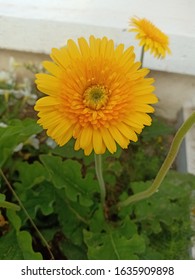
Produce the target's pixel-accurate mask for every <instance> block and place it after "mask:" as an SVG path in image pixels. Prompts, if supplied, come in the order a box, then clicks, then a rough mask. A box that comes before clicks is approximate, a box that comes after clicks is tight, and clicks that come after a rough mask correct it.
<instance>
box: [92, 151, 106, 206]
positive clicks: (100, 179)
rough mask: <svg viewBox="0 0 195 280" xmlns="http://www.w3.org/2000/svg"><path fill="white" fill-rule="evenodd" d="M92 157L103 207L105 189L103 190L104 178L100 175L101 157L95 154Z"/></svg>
mask: <svg viewBox="0 0 195 280" xmlns="http://www.w3.org/2000/svg"><path fill="white" fill-rule="evenodd" d="M94 157H95V171H96V176H97V179H98V183H99V186H100V195H101V203H102V206H103V207H104V205H105V199H106V188H105V183H104V178H103V174H102V157H101V155H97V154H96V153H94Z"/></svg>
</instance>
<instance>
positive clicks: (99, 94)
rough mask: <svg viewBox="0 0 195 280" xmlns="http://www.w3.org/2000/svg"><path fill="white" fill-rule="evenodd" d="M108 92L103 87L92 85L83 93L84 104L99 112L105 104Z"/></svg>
mask: <svg viewBox="0 0 195 280" xmlns="http://www.w3.org/2000/svg"><path fill="white" fill-rule="evenodd" d="M107 100H108V90H107V89H106V88H105V87H104V86H100V85H94V86H91V87H88V88H87V89H86V90H85V92H84V103H85V105H86V106H87V107H89V108H91V109H93V110H99V109H100V108H101V107H102V106H104V105H105V104H106V103H107Z"/></svg>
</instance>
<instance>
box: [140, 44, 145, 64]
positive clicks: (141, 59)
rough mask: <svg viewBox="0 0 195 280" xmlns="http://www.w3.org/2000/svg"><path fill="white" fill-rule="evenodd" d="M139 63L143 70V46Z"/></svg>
mask: <svg viewBox="0 0 195 280" xmlns="http://www.w3.org/2000/svg"><path fill="white" fill-rule="evenodd" d="M140 62H141V64H142V65H141V67H142V68H143V63H144V46H142V49H141V56H140Z"/></svg>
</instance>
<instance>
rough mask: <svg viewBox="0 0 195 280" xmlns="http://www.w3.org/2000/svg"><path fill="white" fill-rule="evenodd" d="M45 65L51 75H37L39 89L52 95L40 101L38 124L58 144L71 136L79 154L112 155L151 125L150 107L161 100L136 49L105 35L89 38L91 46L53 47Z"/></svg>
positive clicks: (80, 41)
mask: <svg viewBox="0 0 195 280" xmlns="http://www.w3.org/2000/svg"><path fill="white" fill-rule="evenodd" d="M51 58H52V60H53V61H54V62H49V61H46V62H44V63H43V65H44V67H45V68H46V69H47V70H48V71H49V72H50V73H51V75H50V74H44V73H41V74H37V75H36V77H37V80H36V83H37V87H38V89H39V90H40V91H42V92H43V93H45V94H47V95H48V96H46V97H42V98H40V99H39V100H38V101H37V103H36V105H35V110H37V111H39V113H38V116H39V118H40V119H39V120H38V123H39V124H41V125H42V126H43V128H45V129H47V134H48V135H49V136H50V137H51V138H53V139H54V140H55V141H56V142H57V143H58V144H59V145H60V146H62V145H64V144H66V143H67V142H68V141H69V140H70V139H71V138H72V137H73V138H74V139H75V150H79V149H83V150H84V153H85V155H89V154H90V153H91V152H92V150H94V152H95V153H96V154H103V153H104V152H105V151H106V148H107V149H108V150H109V151H110V152H111V153H114V152H115V151H116V149H117V145H116V143H118V144H119V145H120V146H121V147H122V148H127V147H128V144H129V142H130V140H132V141H137V135H136V133H137V134H139V133H140V132H141V131H142V129H143V127H144V126H145V125H150V124H151V117H150V116H149V115H148V114H147V113H152V112H153V111H154V109H153V107H152V106H150V105H148V104H153V103H156V102H157V98H156V96H155V95H154V94H153V93H152V92H153V91H154V87H153V86H152V83H153V81H154V80H153V79H152V78H145V76H146V75H147V74H148V72H149V70H148V69H139V67H140V62H134V59H135V55H134V52H133V47H130V48H128V49H127V50H124V45H123V44H120V45H118V46H117V47H116V49H115V48H114V42H113V41H112V40H108V39H107V38H106V37H104V38H102V39H99V38H94V36H91V37H90V39H89V43H88V42H87V41H86V40H85V39H84V38H79V39H78V45H77V44H76V43H75V42H74V41H73V40H68V42H67V46H66V47H63V48H61V49H52V53H51Z"/></svg>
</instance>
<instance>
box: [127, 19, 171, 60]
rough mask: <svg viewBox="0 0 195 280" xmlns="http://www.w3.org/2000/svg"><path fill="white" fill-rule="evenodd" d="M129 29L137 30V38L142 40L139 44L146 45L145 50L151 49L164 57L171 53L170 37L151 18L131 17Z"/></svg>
mask: <svg viewBox="0 0 195 280" xmlns="http://www.w3.org/2000/svg"><path fill="white" fill-rule="evenodd" d="M130 26H133V27H134V28H130V29H129V31H130V32H131V31H133V32H137V35H136V37H135V38H136V39H138V40H139V41H140V43H139V45H140V46H143V47H144V51H148V50H150V53H151V54H154V56H155V57H158V58H160V57H162V58H164V57H165V56H166V54H167V53H168V54H170V53H171V51H170V49H169V37H168V36H167V35H166V34H164V33H163V32H162V31H161V30H160V29H158V28H157V27H156V26H155V25H154V24H152V23H151V22H150V21H149V20H147V19H145V18H142V19H139V18H132V19H130Z"/></svg>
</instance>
